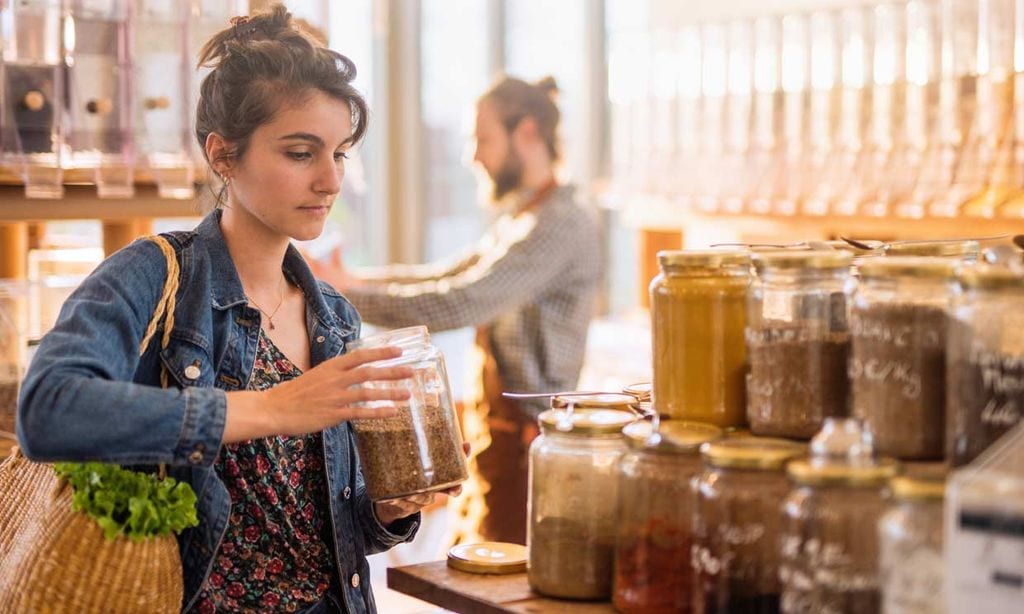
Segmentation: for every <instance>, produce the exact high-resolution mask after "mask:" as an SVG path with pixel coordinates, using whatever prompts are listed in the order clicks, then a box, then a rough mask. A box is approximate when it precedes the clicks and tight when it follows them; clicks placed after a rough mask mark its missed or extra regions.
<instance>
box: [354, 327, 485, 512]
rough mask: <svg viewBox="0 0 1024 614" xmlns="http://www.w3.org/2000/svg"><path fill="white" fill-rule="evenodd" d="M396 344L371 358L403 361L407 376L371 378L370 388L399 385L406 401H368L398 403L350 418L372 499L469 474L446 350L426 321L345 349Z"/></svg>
mask: <svg viewBox="0 0 1024 614" xmlns="http://www.w3.org/2000/svg"><path fill="white" fill-rule="evenodd" d="M384 346H397V347H400V348H401V349H402V355H401V356H399V357H397V358H392V359H389V360H380V361H377V362H373V363H370V364H371V365H372V366H374V367H395V366H405V367H410V368H412V370H413V376H412V377H411V378H409V379H406V380H398V381H374V382H367V383H365V384H363V386H365V387H372V388H399V389H406V390H408V391H409V393H410V395H411V396H410V397H409V399H408V400H407V401H370V402H368V403H367V405H368V406H370V407H390V406H396V405H397V408H398V415H396V416H393V417H390V418H368V419H362V420H354V421H353V422H352V426H353V428H354V430H355V435H356V440H357V444H358V445H357V449H358V451H359V461H360V463H361V465H362V468H363V474H364V476H365V478H366V491H367V494H368V495H369V497H370V499H372V500H374V501H380V500H384V499H396V498H399V497H408V496H410V495H414V494H419V493H427V492H434V491H438V490H444V489H447V488H451V487H452V486H455V485H457V484H459V483H460V482H462V481H463V480H465V479H466V478H467V477H468V473H467V470H466V456H465V454H464V453H463V451H462V434H461V432H460V431H459V425H458V418H457V417H456V414H455V405H454V404H453V403H452V395H451V388H450V386H449V385H448V372H447V371H446V369H445V365H444V356H443V355H442V354H441V352H440V350H438V349H437V348H436V347H435V346H434V345H432V344H431V343H430V334H429V333H428V332H427V327H425V326H413V327H409V328H401V329H398V330H392V331H386V332H382V333H379V334H376V335H372V336H370V337H365V338H363V339H358V340H356V341H353V342H352V343H350V344H348V351H350V352H351V351H354V350H356V349H361V348H379V347H384Z"/></svg>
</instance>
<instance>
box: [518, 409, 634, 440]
mask: <svg viewBox="0 0 1024 614" xmlns="http://www.w3.org/2000/svg"><path fill="white" fill-rule="evenodd" d="M538 420H539V421H540V427H541V429H542V430H543V431H544V432H545V433H548V432H555V433H564V434H566V435H617V436H622V428H623V427H624V426H626V425H627V424H629V423H630V422H633V421H634V420H636V414H635V413H633V412H632V411H622V410H618V409H578V408H577V409H574V410H573V412H572V414H571V415H569V412H567V411H565V410H562V409H549V410H547V411H546V412H543V413H541V415H540V417H539V418H538Z"/></svg>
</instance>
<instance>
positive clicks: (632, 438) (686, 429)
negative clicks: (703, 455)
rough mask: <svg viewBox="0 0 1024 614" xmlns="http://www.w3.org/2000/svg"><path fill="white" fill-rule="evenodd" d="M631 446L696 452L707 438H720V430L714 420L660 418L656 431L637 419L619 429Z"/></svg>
mask: <svg viewBox="0 0 1024 614" xmlns="http://www.w3.org/2000/svg"><path fill="white" fill-rule="evenodd" d="M622 434H623V435H625V436H626V442H627V443H628V444H629V447H630V448H633V449H635V450H644V451H647V452H659V453H660V452H664V453H669V454H694V455H696V454H698V453H700V447H701V446H702V445H703V444H705V443H708V442H709V441H716V440H718V439H721V438H722V435H723V431H722V429H720V428H719V427H717V426H715V425H713V424H705V423H703V422H691V421H688V420H662V421H661V422H660V424H659V426H658V430H657V432H655V431H654V425H653V424H652V423H651V422H648V421H637V422H634V423H633V424H630V425H628V426H626V428H624V429H622Z"/></svg>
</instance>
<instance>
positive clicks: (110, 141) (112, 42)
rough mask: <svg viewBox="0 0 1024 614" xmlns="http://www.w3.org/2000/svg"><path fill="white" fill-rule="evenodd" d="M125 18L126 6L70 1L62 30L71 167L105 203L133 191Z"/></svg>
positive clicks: (113, 1)
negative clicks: (88, 177)
mask: <svg viewBox="0 0 1024 614" xmlns="http://www.w3.org/2000/svg"><path fill="white" fill-rule="evenodd" d="M128 17H129V6H128V1H127V0H70V13H69V15H68V16H67V17H66V18H65V24H64V46H65V63H66V65H67V75H68V98H67V100H68V119H69V121H70V122H71V123H70V125H69V131H68V146H69V147H70V150H71V163H72V164H73V165H74V166H75V167H76V168H83V169H92V170H93V172H94V173H95V182H96V190H97V193H98V194H99V195H100V197H103V198H126V197H129V196H131V195H132V194H133V193H134V191H135V181H134V176H133V175H134V164H135V162H134V160H135V155H134V148H133V141H132V113H131V103H130V101H129V92H130V88H131V84H130V79H131V72H132V71H131V59H130V58H129V54H130V44H129V36H130V33H129V31H128V27H129V26H128V24H129V19H128Z"/></svg>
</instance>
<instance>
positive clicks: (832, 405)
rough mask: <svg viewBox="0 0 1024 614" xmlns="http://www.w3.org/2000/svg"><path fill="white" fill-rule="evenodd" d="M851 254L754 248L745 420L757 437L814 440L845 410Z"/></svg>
mask: <svg viewBox="0 0 1024 614" xmlns="http://www.w3.org/2000/svg"><path fill="white" fill-rule="evenodd" d="M852 261H853V254H852V253H851V252H848V251H837V250H808V251H794V252H769V253H763V254H754V256H753V262H754V270H755V271H756V277H755V279H754V281H753V283H752V284H751V288H750V300H749V301H748V303H747V305H748V309H747V329H746V339H747V355H748V357H749V361H750V374H749V375H748V376H747V419H748V420H749V421H750V430H751V432H753V433H754V434H755V435H759V436H766V437H791V438H797V439H810V438H811V437H813V436H814V434H815V433H816V432H818V429H820V428H821V425H822V423H823V422H824V419H825V418H827V417H830V416H845V415H847V413H848V408H847V403H848V400H849V386H848V383H847V382H848V380H847V375H846V368H847V358H848V356H849V350H850V333H849V325H848V318H847V309H848V299H849V296H850V294H851V293H852V291H853V287H854V282H853V281H852V279H851V276H850V264H851V263H852Z"/></svg>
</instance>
